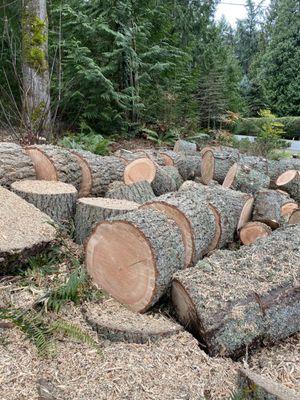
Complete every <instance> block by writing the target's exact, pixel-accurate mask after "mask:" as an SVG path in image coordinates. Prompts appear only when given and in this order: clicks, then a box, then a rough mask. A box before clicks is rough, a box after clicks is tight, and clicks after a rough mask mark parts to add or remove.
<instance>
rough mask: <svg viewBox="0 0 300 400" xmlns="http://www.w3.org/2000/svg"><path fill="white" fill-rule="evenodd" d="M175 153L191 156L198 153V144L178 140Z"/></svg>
mask: <svg viewBox="0 0 300 400" xmlns="http://www.w3.org/2000/svg"><path fill="white" fill-rule="evenodd" d="M173 150H174V151H175V153H184V154H189V153H190V154H191V153H196V152H197V145H196V143H192V142H188V141H187V140H181V139H179V140H177V141H176V143H175V145H174V149H173Z"/></svg>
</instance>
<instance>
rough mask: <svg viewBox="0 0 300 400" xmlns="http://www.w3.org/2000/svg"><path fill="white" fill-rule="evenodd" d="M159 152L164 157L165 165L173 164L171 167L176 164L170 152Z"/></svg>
mask: <svg viewBox="0 0 300 400" xmlns="http://www.w3.org/2000/svg"><path fill="white" fill-rule="evenodd" d="M159 154H160V155H161V156H162V158H163V159H164V161H165V165H167V166H171V167H172V166H174V161H173V159H172V157H170V156H169V155H168V154H166V153H163V152H160V153H159Z"/></svg>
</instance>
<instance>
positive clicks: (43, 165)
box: [25, 148, 58, 181]
mask: <svg viewBox="0 0 300 400" xmlns="http://www.w3.org/2000/svg"><path fill="white" fill-rule="evenodd" d="M25 151H26V153H27V154H28V155H29V157H30V158H31V160H32V162H33V165H34V169H35V173H36V179H37V180H46V181H58V175H57V171H56V168H55V166H54V165H53V163H52V161H51V160H50V158H49V157H48V156H47V155H46V154H44V153H43V152H42V151H41V150H39V149H36V148H27V149H25Z"/></svg>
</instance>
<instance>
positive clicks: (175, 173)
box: [163, 165, 183, 190]
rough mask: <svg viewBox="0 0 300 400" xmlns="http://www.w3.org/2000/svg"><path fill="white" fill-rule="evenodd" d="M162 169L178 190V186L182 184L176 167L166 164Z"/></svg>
mask: <svg viewBox="0 0 300 400" xmlns="http://www.w3.org/2000/svg"><path fill="white" fill-rule="evenodd" d="M163 170H164V172H166V173H167V174H168V175H169V176H170V177H171V178H172V179H173V180H174V182H175V190H178V189H179V188H180V186H181V185H182V184H183V179H182V176H181V175H180V173H179V171H178V169H177V168H176V167H172V166H171V165H167V166H165V167H163Z"/></svg>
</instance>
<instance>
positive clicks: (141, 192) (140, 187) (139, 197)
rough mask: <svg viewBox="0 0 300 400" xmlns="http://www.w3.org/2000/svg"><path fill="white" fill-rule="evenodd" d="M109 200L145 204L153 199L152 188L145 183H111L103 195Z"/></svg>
mask: <svg viewBox="0 0 300 400" xmlns="http://www.w3.org/2000/svg"><path fill="white" fill-rule="evenodd" d="M105 197H107V198H109V199H121V200H129V201H134V202H136V203H140V204H142V203H145V202H146V201H149V200H151V199H153V198H154V197H155V194H154V193H153V190H152V186H151V184H150V183H149V182H147V181H141V182H137V183H133V184H132V185H125V183H124V182H120V181H115V182H112V183H111V184H110V185H109V187H108V190H107V192H106V194H105Z"/></svg>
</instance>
